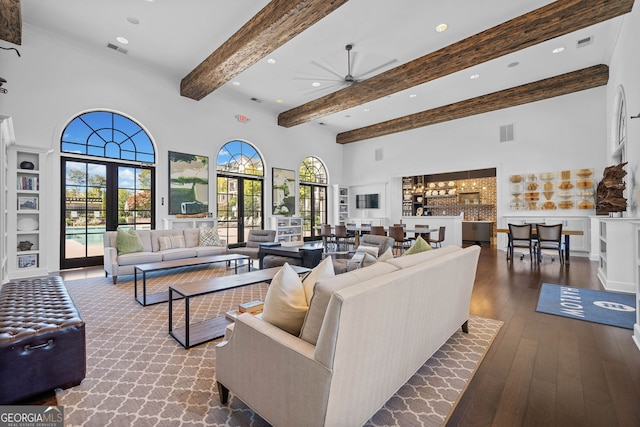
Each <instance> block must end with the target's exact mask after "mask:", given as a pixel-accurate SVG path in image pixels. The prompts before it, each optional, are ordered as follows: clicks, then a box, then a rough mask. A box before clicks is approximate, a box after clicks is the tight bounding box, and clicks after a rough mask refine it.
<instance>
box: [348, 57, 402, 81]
mask: <svg viewBox="0 0 640 427" xmlns="http://www.w3.org/2000/svg"><path fill="white" fill-rule="evenodd" d="M397 61H398V60H397V59H392V60H390V61H387V62H385V63H384V64H381V65H378V66H377V67H374V68H372V69H370V70H369V71H365V72H364V73H362V74H360V75H359V76H358V80H362V79H363V78H364V77H366V76H368V75H370V74H373V73H375V72H376V71H378V70H380V69H382V68H384V67H386V66H387V65H391V64H393V63H394V62H397Z"/></svg>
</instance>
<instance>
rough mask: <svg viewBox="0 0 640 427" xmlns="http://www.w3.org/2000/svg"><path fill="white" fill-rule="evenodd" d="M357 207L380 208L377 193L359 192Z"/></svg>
mask: <svg viewBox="0 0 640 427" xmlns="http://www.w3.org/2000/svg"><path fill="white" fill-rule="evenodd" d="M356 208H357V209H378V208H379V205H378V195H377V194H358V195H357V196H356Z"/></svg>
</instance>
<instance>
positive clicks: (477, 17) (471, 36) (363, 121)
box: [0, 0, 634, 144]
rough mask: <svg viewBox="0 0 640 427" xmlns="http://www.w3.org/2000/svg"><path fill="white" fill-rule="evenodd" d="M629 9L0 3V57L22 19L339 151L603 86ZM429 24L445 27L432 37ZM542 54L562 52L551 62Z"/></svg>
mask: <svg viewBox="0 0 640 427" xmlns="http://www.w3.org/2000/svg"><path fill="white" fill-rule="evenodd" d="M633 3H634V1H633V0H608V1H607V0H558V1H555V2H554V1H549V0H530V1H527V2H514V1H512V0H486V1H483V2H478V1H477V0H458V1H455V2H441V1H430V0H398V1H388V0H288V1H286V0H273V1H268V0H228V1H219V2H202V1H198V0H182V1H180V2H167V1H143V0H110V1H104V0H84V1H83V2H77V1H75V0H56V1H55V2H42V1H38V0H22V3H20V2H19V1H18V0H0V23H1V24H2V26H1V27H0V38H1V39H2V40H4V41H6V42H8V43H9V44H7V43H4V44H1V45H0V46H2V47H5V48H6V47H12V46H11V44H16V45H19V44H21V43H23V45H24V46H25V47H27V46H28V45H29V39H28V38H25V37H24V36H23V35H22V30H23V28H21V25H22V21H24V24H25V25H26V28H29V31H33V32H39V31H41V32H42V34H45V35H46V36H48V37H54V38H56V39H58V40H61V41H63V42H64V43H72V44H73V45H74V46H75V47H80V48H82V49H84V50H87V51H90V52H91V53H92V54H94V55H100V56H103V57H105V58H108V59H110V60H112V61H117V62H122V63H126V64H127V65H129V66H135V67H139V68H140V69H141V70H144V71H145V72H152V73H156V74H159V75H164V76H167V77H168V78H170V79H171V80H172V81H175V82H176V83H175V84H176V91H179V93H180V95H182V96H185V97H188V98H191V99H193V100H194V102H196V100H199V102H201V103H203V105H205V104H206V103H207V102H209V100H215V102H227V101H233V103H232V104H230V105H240V106H242V105H247V106H248V105H252V106H253V107H254V108H255V104H252V103H253V102H256V101H257V102H259V103H260V105H259V108H261V109H263V110H264V111H266V112H267V113H268V114H270V115H272V116H273V118H274V122H275V121H276V120H277V123H278V124H279V125H281V126H284V127H292V126H315V127H317V126H320V125H322V126H323V128H324V131H328V132H334V134H335V135H336V142H338V143H341V144H346V143H350V142H355V141H363V140H367V139H370V138H375V137H378V136H383V135H388V134H391V133H396V132H403V131H406V130H410V129H415V128H418V127H422V126H428V125H430V124H434V123H441V122H444V121H447V120H455V119H459V118H462V117H466V116H469V115H472V114H480V113H483V112H488V111H495V110H497V109H500V108H507V107H511V106H514V105H521V104H524V103H528V102H535V101H539V100H542V99H546V98H550V97H554V96H559V95H564V94H568V93H572V92H576V91H580V90H585V89H590V88H593V87H597V86H601V85H604V84H606V81H607V78H608V67H607V64H608V62H609V60H610V58H611V54H612V49H613V46H614V43H615V38H616V35H617V32H618V30H619V27H620V25H621V19H622V16H623V15H624V14H626V13H629V12H630V11H631V9H632V7H633ZM20 6H22V18H20V13H21V11H20V9H21V7H20ZM441 23H447V24H448V25H449V29H448V30H447V31H445V32H443V33H437V32H436V31H434V29H435V27H436V25H438V24H441ZM117 36H124V37H127V38H128V39H129V41H130V43H129V44H127V45H119V44H118V43H119V42H116V41H115V38H116V37H117ZM578 41H581V42H585V41H586V42H585V43H582V44H580V43H578ZM108 43H111V44H112V45H114V44H115V45H117V46H118V47H120V48H122V49H126V51H127V53H126V54H122V50H120V51H115V50H113V49H108V48H107V47H106V45H107V44H108ZM347 44H352V45H353V49H352V51H350V55H351V56H350V57H349V61H350V62H349V63H348V62H347V53H346V50H345V45H347ZM556 47H564V48H565V50H564V52H562V53H560V54H557V55H554V54H552V53H551V51H552V50H553V49H555V48H556ZM0 54H2V52H0ZM11 60H19V59H16V58H13V57H12V58H11ZM268 60H269V61H268ZM348 67H352V68H351V69H350V70H351V74H352V75H353V77H354V79H355V80H356V82H355V83H353V84H350V83H348V82H345V76H346V74H347V71H348ZM472 74H476V75H477V76H479V78H477V79H475V80H470V79H469V76H470V75H472ZM5 77H7V76H5ZM312 83H315V84H316V86H311V84H312ZM409 95H412V96H411V98H410V97H409ZM203 108H204V107H203ZM238 113H242V111H230V117H232V116H233V115H235V114H238Z"/></svg>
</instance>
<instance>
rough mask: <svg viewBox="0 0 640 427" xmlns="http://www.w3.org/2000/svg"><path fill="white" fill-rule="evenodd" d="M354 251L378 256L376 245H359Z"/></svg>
mask: <svg viewBox="0 0 640 427" xmlns="http://www.w3.org/2000/svg"><path fill="white" fill-rule="evenodd" d="M356 253H362V254H370V255H372V256H373V257H374V258H378V247H377V246H366V245H360V246H358V248H357V249H356Z"/></svg>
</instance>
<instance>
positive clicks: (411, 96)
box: [409, 93, 418, 98]
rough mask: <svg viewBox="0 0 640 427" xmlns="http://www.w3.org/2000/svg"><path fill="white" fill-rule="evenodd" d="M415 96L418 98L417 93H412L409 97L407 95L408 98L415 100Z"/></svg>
mask: <svg viewBox="0 0 640 427" xmlns="http://www.w3.org/2000/svg"><path fill="white" fill-rule="evenodd" d="M416 96H418V94H417V93H412V94H411V95H409V98H415V97H416Z"/></svg>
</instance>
